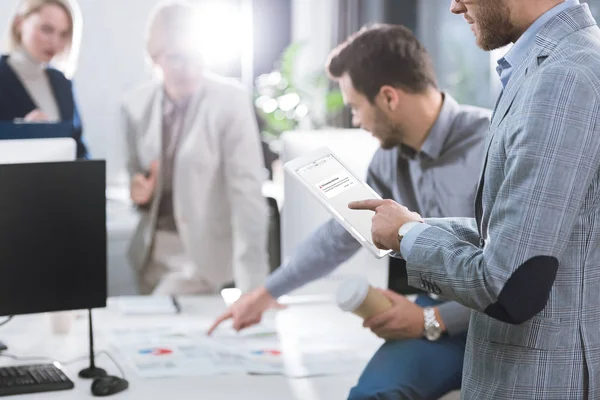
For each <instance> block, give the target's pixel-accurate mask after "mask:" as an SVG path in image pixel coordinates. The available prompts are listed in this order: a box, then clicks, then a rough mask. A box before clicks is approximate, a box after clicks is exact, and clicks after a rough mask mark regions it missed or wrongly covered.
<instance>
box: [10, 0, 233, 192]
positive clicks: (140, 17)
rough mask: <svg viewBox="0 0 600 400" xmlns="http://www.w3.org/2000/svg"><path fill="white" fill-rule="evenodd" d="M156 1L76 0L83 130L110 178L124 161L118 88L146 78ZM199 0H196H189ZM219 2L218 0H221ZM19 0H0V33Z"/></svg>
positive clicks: (116, 177) (77, 76) (111, 180)
mask: <svg viewBox="0 0 600 400" xmlns="http://www.w3.org/2000/svg"><path fill="white" fill-rule="evenodd" d="M159 1H160V0H79V4H80V7H81V11H82V14H83V39H82V47H81V57H80V60H79V69H78V70H77V73H76V74H75V77H74V82H75V88H76V92H77V98H78V102H79V107H80V108H81V110H80V111H81V114H82V118H83V122H84V135H85V137H86V140H87V142H88V145H89V147H90V149H91V151H92V155H93V157H94V158H105V159H106V160H107V164H108V167H107V169H108V171H107V173H108V175H107V177H108V180H109V183H115V182H116V181H118V180H120V179H124V178H125V177H124V176H119V173H120V172H122V171H123V168H124V165H125V152H124V148H123V143H124V142H123V140H122V137H121V136H120V134H119V120H118V117H119V103H120V99H121V97H122V95H123V93H124V92H125V91H127V90H129V89H131V88H132V87H135V86H137V85H138V84H140V83H142V82H144V81H146V80H148V79H149V78H150V77H151V68H150V67H149V65H148V64H147V62H146V59H145V53H144V35H145V27H146V19H147V18H148V16H149V15H150V12H151V10H152V8H153V7H154V6H155V5H156V4H157V3H158V2H159ZM192 1H195V2H197V3H198V2H200V1H201V0H192ZM220 1H222V0H220ZM17 2H18V0H0V32H1V33H2V35H3V36H4V33H5V32H6V30H7V25H8V23H9V18H10V17H11V15H12V13H13V10H14V8H15V5H16V4H17Z"/></svg>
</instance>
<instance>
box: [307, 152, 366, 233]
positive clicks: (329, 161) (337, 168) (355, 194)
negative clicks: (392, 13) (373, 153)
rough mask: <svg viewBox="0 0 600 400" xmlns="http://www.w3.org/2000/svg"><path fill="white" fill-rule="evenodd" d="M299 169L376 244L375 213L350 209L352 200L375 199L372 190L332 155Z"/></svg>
mask: <svg viewBox="0 0 600 400" xmlns="http://www.w3.org/2000/svg"><path fill="white" fill-rule="evenodd" d="M296 172H297V173H298V175H299V176H300V177H302V179H304V180H305V181H306V182H307V183H308V184H309V185H310V186H311V187H313V188H314V189H316V190H317V192H318V193H319V195H320V196H321V197H323V198H324V199H326V200H327V203H329V204H330V205H331V206H333V208H334V209H335V211H336V212H337V213H338V214H339V215H341V216H342V218H344V219H345V220H346V221H348V223H350V225H352V226H353V227H354V229H355V230H356V231H357V232H358V234H359V236H361V237H362V238H363V239H364V240H366V241H367V242H369V243H371V244H373V240H372V238H371V218H372V217H373V212H372V211H368V210H366V211H365V210H350V209H349V208H348V203H350V202H351V201H354V200H365V199H374V198H376V197H375V196H374V195H373V192H371V191H370V190H369V189H368V188H367V187H366V186H365V185H364V184H363V183H362V182H360V181H358V180H357V179H356V178H355V177H354V175H352V173H350V171H348V170H347V169H346V168H345V167H344V166H343V165H342V164H340V162H339V161H338V160H337V159H336V158H335V157H334V156H333V155H331V154H330V155H327V156H325V157H323V158H320V159H318V160H316V161H314V162H311V163H310V164H308V165H306V166H304V167H302V168H299V169H297V170H296ZM357 232H354V233H355V234H356V233H357Z"/></svg>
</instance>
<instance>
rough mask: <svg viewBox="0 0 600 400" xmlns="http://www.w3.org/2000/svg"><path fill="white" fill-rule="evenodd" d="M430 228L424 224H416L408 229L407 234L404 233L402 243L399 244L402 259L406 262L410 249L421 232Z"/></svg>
mask: <svg viewBox="0 0 600 400" xmlns="http://www.w3.org/2000/svg"><path fill="white" fill-rule="evenodd" d="M430 227H431V225H429V224H426V223H422V224H416V225H415V226H413V227H412V228H410V229H409V230H408V232H406V234H405V235H404V237H403V238H402V241H401V242H400V255H401V256H402V258H403V259H405V260H406V259H407V258H408V257H409V256H410V252H411V250H412V247H413V246H414V244H415V242H416V241H417V238H418V237H419V235H420V234H421V232H423V231H424V230H425V229H427V228H430Z"/></svg>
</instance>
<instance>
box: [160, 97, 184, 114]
mask: <svg viewBox="0 0 600 400" xmlns="http://www.w3.org/2000/svg"><path fill="white" fill-rule="evenodd" d="M188 103H189V98H188V99H185V100H183V101H177V102H176V101H174V100H173V99H171V98H170V97H169V96H168V95H167V92H163V104H162V106H163V117H171V116H173V115H174V113H175V112H182V111H184V110H185V108H186V107H187V104H188Z"/></svg>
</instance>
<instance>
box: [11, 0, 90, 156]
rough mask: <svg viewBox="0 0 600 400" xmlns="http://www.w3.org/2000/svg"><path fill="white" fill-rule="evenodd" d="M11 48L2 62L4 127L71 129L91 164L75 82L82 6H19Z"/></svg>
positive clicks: (45, 1) (31, 0)
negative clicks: (61, 126) (57, 126)
mask: <svg viewBox="0 0 600 400" xmlns="http://www.w3.org/2000/svg"><path fill="white" fill-rule="evenodd" d="M6 42H7V44H6V54H5V55H2V57H0V121H15V120H23V121H24V122H67V123H71V124H72V125H73V131H72V137H73V139H75V141H76V142H77V157H79V158H87V157H88V151H87V148H86V145H85V143H84V141H83V137H82V126H81V119H80V117H79V112H78V111H77V104H76V102H75V96H74V94H73V85H72V82H71V81H70V79H69V78H71V77H72V75H73V73H74V71H75V67H76V62H77V58H78V54H79V44H80V42H81V13H80V11H79V7H78V5H77V2H76V1H75V0H21V1H19V2H18V3H17V8H16V10H15V13H14V16H13V18H12V19H11V21H10V25H9V31H8V34H7V38H6ZM0 137H1V134H0Z"/></svg>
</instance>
